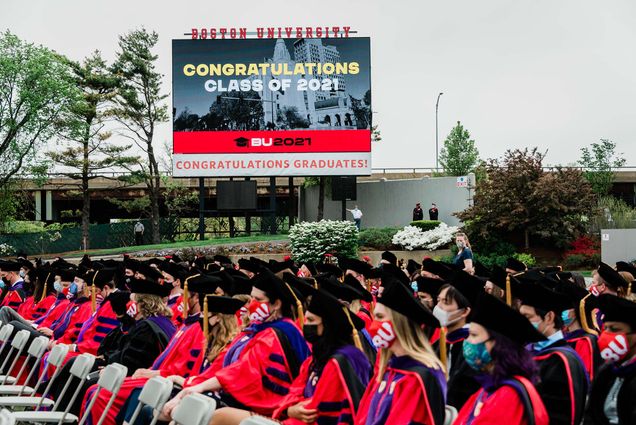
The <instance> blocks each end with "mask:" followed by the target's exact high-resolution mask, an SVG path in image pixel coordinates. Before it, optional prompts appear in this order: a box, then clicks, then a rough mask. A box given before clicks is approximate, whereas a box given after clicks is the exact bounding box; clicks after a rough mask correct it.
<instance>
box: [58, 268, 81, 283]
mask: <svg viewBox="0 0 636 425" xmlns="http://www.w3.org/2000/svg"><path fill="white" fill-rule="evenodd" d="M76 274H77V270H75V269H57V270H55V275H56V276H59V277H60V279H62V282H72V281H73V280H74V279H75V275H76Z"/></svg>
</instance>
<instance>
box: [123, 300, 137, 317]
mask: <svg viewBox="0 0 636 425" xmlns="http://www.w3.org/2000/svg"><path fill="white" fill-rule="evenodd" d="M138 312H139V309H138V308H137V303H136V302H135V301H132V300H131V301H128V304H126V314H127V315H129V316H130V317H132V318H135V316H137V313H138Z"/></svg>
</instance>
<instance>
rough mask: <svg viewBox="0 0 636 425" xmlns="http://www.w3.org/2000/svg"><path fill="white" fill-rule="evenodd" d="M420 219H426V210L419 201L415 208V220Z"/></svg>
mask: <svg viewBox="0 0 636 425" xmlns="http://www.w3.org/2000/svg"><path fill="white" fill-rule="evenodd" d="M418 220H424V210H423V209H422V207H421V205H420V203H419V202H418V203H417V204H415V208H413V221H418Z"/></svg>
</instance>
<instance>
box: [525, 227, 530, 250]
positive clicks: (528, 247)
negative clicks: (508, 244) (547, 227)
mask: <svg viewBox="0 0 636 425" xmlns="http://www.w3.org/2000/svg"><path fill="white" fill-rule="evenodd" d="M523 236H524V240H525V249H530V233H529V232H528V229H525V230H524V231H523Z"/></svg>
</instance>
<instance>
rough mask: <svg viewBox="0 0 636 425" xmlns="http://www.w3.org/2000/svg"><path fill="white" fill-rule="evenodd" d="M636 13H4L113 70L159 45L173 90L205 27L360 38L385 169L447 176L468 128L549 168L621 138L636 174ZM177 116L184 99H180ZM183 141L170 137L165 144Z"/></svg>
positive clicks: (610, 4)
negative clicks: (150, 35) (179, 66)
mask: <svg viewBox="0 0 636 425" xmlns="http://www.w3.org/2000/svg"><path fill="white" fill-rule="evenodd" d="M634 22H636V2H634V1H633V0H613V1H605V2H599V1H596V0H518V1H510V0H479V1H475V0H449V1H444V2H440V1H431V0H395V1H386V0H346V1H343V0H339V1H332V0H323V1H321V2H318V3H316V2H313V3H304V2H301V1H298V0H279V1H277V2H274V3H272V2H263V1H256V0H243V1H241V2H238V3H237V2H229V1H227V2H221V1H209V0H208V1H200V0H196V1H194V0H191V1H188V0H182V1H179V2H158V1H149V0H134V1H131V0H126V1H122V0H110V1H108V2H87V1H85V0H83V1H79V0H57V1H54V2H53V1H50V0H29V1H26V2H25V1H24V0H2V2H0V30H2V31H4V30H7V29H8V30H10V31H11V32H13V33H15V34H17V35H18V36H19V37H21V38H23V39H25V40H28V41H31V42H35V43H37V44H43V45H45V46H47V47H49V48H52V49H54V50H56V51H58V52H60V53H63V54H65V55H67V56H69V57H70V58H72V59H75V60H81V59H82V58H84V57H85V56H87V55H89V54H90V53H91V52H92V51H93V50H95V49H99V50H100V51H102V53H103V55H104V57H105V58H106V59H107V60H113V59H114V57H115V51H116V49H117V36H118V34H122V33H125V32H128V31H130V30H132V29H135V28H138V27H141V26H145V27H146V28H147V29H149V30H155V31H157V32H158V33H159V37H160V39H159V44H158V46H157V53H158V54H159V61H158V67H159V70H160V71H161V72H162V73H163V74H165V87H164V89H165V92H167V93H169V92H170V90H171V87H170V81H171V57H170V55H171V40H172V39H173V38H184V37H185V36H184V35H183V33H186V32H189V31H190V28H193V27H197V28H203V27H208V28H209V27H217V28H218V27H247V28H256V27H259V26H263V27H269V26H283V27H284V26H303V27H305V26H326V25H328V26H334V25H337V26H351V28H352V30H355V31H357V32H358V33H357V34H356V35H358V36H368V37H371V67H372V71H371V76H372V95H373V109H374V110H375V112H376V115H374V123H375V124H378V125H379V130H380V131H381V134H382V141H380V142H375V143H374V145H373V167H374V168H399V167H405V168H424V167H433V166H435V101H436V99H437V95H438V93H440V92H443V93H444V95H443V96H442V97H441V99H440V103H439V145H440V147H441V146H442V143H443V140H444V139H445V137H446V136H447V135H448V133H449V132H450V130H451V129H452V127H453V126H454V125H455V124H456V123H457V121H461V122H462V124H463V125H464V126H465V127H466V128H467V129H468V130H469V131H470V133H471V136H472V138H473V139H474V140H475V142H476V146H477V148H478V149H479V151H480V156H481V157H482V158H495V157H500V156H501V155H502V154H503V153H504V152H505V150H506V149H514V148H524V147H534V146H537V147H538V148H539V149H540V150H541V151H543V152H547V156H546V159H545V163H546V164H547V165H556V164H572V163H574V162H576V160H577V159H578V158H579V157H580V149H581V148H582V147H584V146H589V145H590V144H591V143H594V142H598V141H599V140H600V139H611V140H613V141H614V142H615V143H616V144H617V151H618V152H619V153H622V154H623V155H624V156H625V158H626V159H627V164H626V165H632V166H636V159H634V156H635V155H636V102H635V101H636V48H635V46H636V25H634ZM169 102H170V104H171V100H170V99H169ZM169 140H171V125H170V124H169V123H166V124H165V125H162V126H160V128H159V130H158V135H157V144H158V145H159V144H162V143H164V142H165V141H169Z"/></svg>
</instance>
